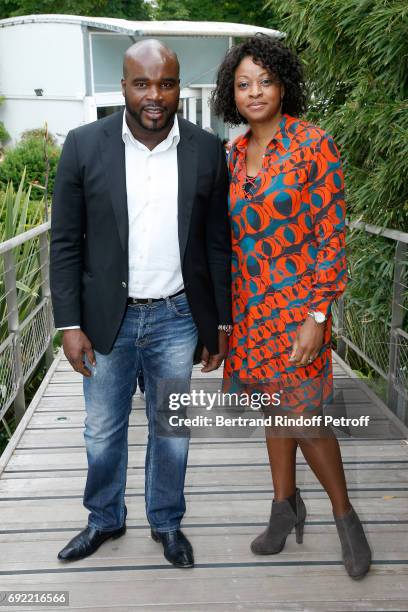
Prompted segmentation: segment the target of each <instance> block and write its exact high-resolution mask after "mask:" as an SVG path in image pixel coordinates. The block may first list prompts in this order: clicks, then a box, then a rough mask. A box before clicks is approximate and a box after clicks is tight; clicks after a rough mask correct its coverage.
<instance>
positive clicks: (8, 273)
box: [3, 249, 25, 423]
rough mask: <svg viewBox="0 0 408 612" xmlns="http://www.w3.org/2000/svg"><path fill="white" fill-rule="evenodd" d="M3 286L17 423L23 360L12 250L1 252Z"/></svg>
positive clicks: (21, 399)
mask: <svg viewBox="0 0 408 612" xmlns="http://www.w3.org/2000/svg"><path fill="white" fill-rule="evenodd" d="M3 257H4V287H5V290H6V303H7V325H8V331H9V334H12V335H13V354H14V360H15V372H16V377H17V381H16V383H17V389H18V390H17V394H16V397H15V399H14V416H15V419H16V423H18V422H19V421H20V420H21V419H22V417H23V415H24V412H25V397H24V376H23V362H22V357H21V338H20V324H19V320H18V304H17V285H16V280H17V278H16V264H15V258H14V253H13V250H12V249H10V250H9V251H6V252H5V253H3Z"/></svg>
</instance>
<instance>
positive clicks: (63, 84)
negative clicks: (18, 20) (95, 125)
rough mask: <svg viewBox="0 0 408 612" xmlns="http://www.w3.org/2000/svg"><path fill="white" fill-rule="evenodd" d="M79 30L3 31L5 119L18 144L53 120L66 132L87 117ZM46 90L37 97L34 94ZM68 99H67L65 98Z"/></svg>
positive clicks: (0, 82) (35, 27) (0, 83)
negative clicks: (26, 133)
mask: <svg viewBox="0 0 408 612" xmlns="http://www.w3.org/2000/svg"><path fill="white" fill-rule="evenodd" d="M83 45H84V42H83V36H82V30H81V27H80V26H76V25H70V24H56V23H27V24H19V25H13V26H8V27H4V28H1V29H0V58H1V71H0V94H1V95H2V96H4V97H5V101H4V103H3V104H2V105H1V106H0V120H2V121H3V122H4V124H5V127H6V129H7V131H8V132H9V134H10V135H11V137H12V139H13V141H15V140H17V139H18V138H19V136H20V134H21V133H22V132H24V130H27V129H32V128H38V127H41V126H42V125H43V124H44V121H48V124H49V130H50V131H51V132H54V133H55V132H59V133H64V132H65V133H66V132H67V131H68V129H70V128H72V127H75V126H77V125H80V124H81V123H83V122H84V121H85V120H86V118H85V109H84V97H85V91H86V90H85V66H84V49H83ZM38 88H41V89H43V97H40V98H37V97H36V96H35V93H34V89H38ZM64 97H65V98H67V99H66V100H64V99H61V98H64Z"/></svg>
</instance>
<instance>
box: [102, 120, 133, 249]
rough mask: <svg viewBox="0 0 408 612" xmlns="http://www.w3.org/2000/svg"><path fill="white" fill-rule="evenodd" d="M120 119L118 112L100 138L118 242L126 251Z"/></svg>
mask: <svg viewBox="0 0 408 612" xmlns="http://www.w3.org/2000/svg"><path fill="white" fill-rule="evenodd" d="M122 118H123V112H122V111H120V112H119V113H116V114H115V115H113V116H112V121H110V122H109V123H108V122H107V123H106V125H105V126H104V130H103V135H102V138H101V155H102V164H103V167H104V172H105V177H106V181H107V186H108V190H109V194H110V199H111V202H112V207H113V212H114V214H115V219H116V225H117V227H118V232H119V237H120V242H121V245H122V248H123V250H124V251H125V252H127V250H128V237H129V219H128V210H127V194H126V165H125V145H124V142H123V140H122Z"/></svg>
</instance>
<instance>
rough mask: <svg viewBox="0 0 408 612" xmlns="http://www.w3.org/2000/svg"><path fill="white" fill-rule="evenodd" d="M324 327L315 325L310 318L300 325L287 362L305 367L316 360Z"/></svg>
mask: <svg viewBox="0 0 408 612" xmlns="http://www.w3.org/2000/svg"><path fill="white" fill-rule="evenodd" d="M324 328H325V325H323V324H322V325H316V323H315V322H314V321H313V319H312V318H311V317H307V318H306V321H305V322H304V323H303V325H301V326H300V327H299V329H298V331H297V334H296V340H295V342H294V343H293V350H292V353H291V354H290V357H289V361H292V362H293V363H294V364H295V365H296V366H307V365H309V364H310V363H312V361H314V360H315V359H316V357H317V356H318V354H319V351H320V349H321V348H322V344H323V336H324Z"/></svg>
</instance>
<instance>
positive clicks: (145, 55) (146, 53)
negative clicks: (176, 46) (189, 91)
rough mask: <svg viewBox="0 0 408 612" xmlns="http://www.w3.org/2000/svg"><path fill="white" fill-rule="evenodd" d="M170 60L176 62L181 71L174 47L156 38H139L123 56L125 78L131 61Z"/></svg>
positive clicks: (144, 62)
mask: <svg viewBox="0 0 408 612" xmlns="http://www.w3.org/2000/svg"><path fill="white" fill-rule="evenodd" d="M168 60H172V61H173V62H175V64H176V65H177V70H178V73H179V72H180V64H179V61H178V57H177V54H176V53H175V52H174V51H173V49H170V47H167V46H166V45H164V44H163V43H162V42H160V41H159V40H156V39H154V38H147V39H145V40H139V41H138V42H137V43H135V44H134V45H132V46H131V47H129V48H128V49H126V51H125V55H124V57H123V78H124V79H126V78H127V76H128V71H129V70H128V67H129V63H131V62H132V61H137V62H141V63H143V64H146V63H148V62H152V61H155V62H157V61H161V62H166V61H168Z"/></svg>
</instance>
